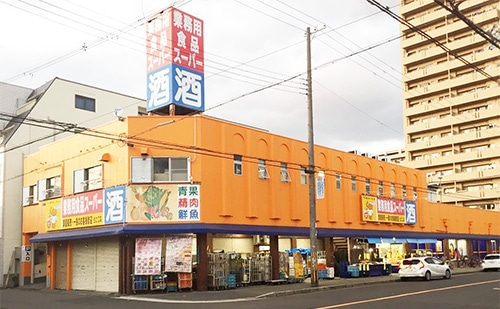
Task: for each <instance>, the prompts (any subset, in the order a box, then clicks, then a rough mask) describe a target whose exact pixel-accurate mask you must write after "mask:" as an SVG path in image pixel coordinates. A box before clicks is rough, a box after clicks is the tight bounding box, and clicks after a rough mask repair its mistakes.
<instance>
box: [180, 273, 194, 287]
mask: <svg viewBox="0 0 500 309" xmlns="http://www.w3.org/2000/svg"><path fill="white" fill-rule="evenodd" d="M177 282H178V286H179V290H183V289H192V288H193V274H192V273H178V274H177Z"/></svg>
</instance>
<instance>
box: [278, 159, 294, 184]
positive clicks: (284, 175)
mask: <svg viewBox="0 0 500 309" xmlns="http://www.w3.org/2000/svg"><path fill="white" fill-rule="evenodd" d="M280 178H281V181H282V182H291V181H292V179H291V178H290V174H289V173H288V166H287V164H286V163H281V164H280Z"/></svg>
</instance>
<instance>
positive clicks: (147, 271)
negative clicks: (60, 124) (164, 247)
mask: <svg viewBox="0 0 500 309" xmlns="http://www.w3.org/2000/svg"><path fill="white" fill-rule="evenodd" d="M134 274H135V275H159V274H161V238H137V239H136V240H135V267H134Z"/></svg>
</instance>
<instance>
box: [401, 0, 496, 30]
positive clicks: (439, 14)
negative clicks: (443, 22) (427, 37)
mask: <svg viewBox="0 0 500 309" xmlns="http://www.w3.org/2000/svg"><path fill="white" fill-rule="evenodd" d="M441 1H443V0H441ZM415 2H424V3H423V4H422V5H421V6H420V7H419V8H418V10H417V8H415V6H416V5H415ZM443 2H445V1H443ZM484 2H485V1H484V0H476V1H466V2H465V3H462V4H461V5H460V10H461V11H462V12H464V11H467V9H468V8H470V7H477V6H485V7H487V6H488V5H487V4H485V3H484ZM434 3H435V2H434V1H432V0H429V1H426V0H425V1H424V0H422V1H414V2H413V3H411V5H405V6H403V7H400V14H401V15H402V16H405V17H406V16H408V17H409V16H412V15H415V13H419V12H422V11H427V10H428V11H429V12H428V14H425V15H423V16H420V17H417V18H413V19H407V20H408V21H409V22H410V23H411V24H412V25H413V26H416V27H422V26H425V25H427V24H430V23H434V22H436V21H437V20H439V19H443V15H444V14H445V12H444V9H441V7H440V6H438V5H435V8H434V9H432V10H429V7H430V6H431V5H432V4H434ZM409 6H411V7H412V8H413V10H414V11H413V12H412V11H407V7H409ZM438 8H439V10H438ZM485 13H488V12H485ZM446 14H449V13H448V11H446ZM483 14H484V13H483ZM483 14H477V15H474V16H472V17H471V16H467V18H469V19H472V20H473V21H474V23H477V22H478V19H481V15H483ZM474 19H476V20H474Z"/></svg>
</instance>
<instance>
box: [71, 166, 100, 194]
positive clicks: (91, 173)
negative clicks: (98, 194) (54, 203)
mask: <svg viewBox="0 0 500 309" xmlns="http://www.w3.org/2000/svg"><path fill="white" fill-rule="evenodd" d="M101 188H102V165H96V166H93V167H89V168H85V169H81V170H76V171H74V172H73V193H80V192H86V191H90V190H95V189H101Z"/></svg>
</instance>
